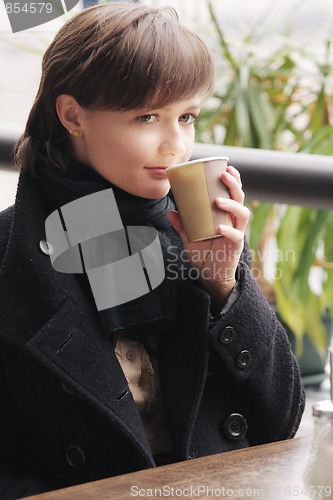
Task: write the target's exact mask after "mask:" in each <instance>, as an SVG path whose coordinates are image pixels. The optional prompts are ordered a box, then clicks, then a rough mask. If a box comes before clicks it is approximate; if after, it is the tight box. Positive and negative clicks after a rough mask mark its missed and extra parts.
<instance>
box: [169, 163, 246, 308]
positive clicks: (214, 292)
mask: <svg viewBox="0 0 333 500" xmlns="http://www.w3.org/2000/svg"><path fill="white" fill-rule="evenodd" d="M221 182H223V183H224V184H225V185H226V186H227V188H228V189H229V194H230V199H228V198H216V200H215V203H216V205H217V207H218V208H220V209H221V210H224V211H226V212H229V213H230V216H231V221H232V226H227V225H220V226H219V227H218V232H219V233H220V234H221V235H222V237H221V238H212V239H209V240H204V241H196V242H194V243H190V242H188V241H187V238H186V235H185V232H184V229H183V226H182V223H181V220H180V216H179V214H178V212H176V211H174V210H172V211H170V212H169V214H168V215H169V220H170V222H171V224H172V226H173V227H174V228H175V229H176V231H178V233H179V235H180V237H181V239H182V241H183V245H184V248H185V250H186V251H187V254H188V255H187V256H188V258H189V261H190V264H191V267H194V268H196V269H197V270H198V276H199V278H198V279H199V283H200V285H201V287H202V288H203V289H205V290H206V291H207V292H208V293H209V294H210V296H211V297H212V299H213V304H214V309H217V310H220V309H221V308H222V307H223V305H224V303H225V301H226V299H227V298H228V296H229V294H230V292H231V290H232V289H233V287H234V286H235V283H236V279H235V273H236V269H237V265H238V262H239V257H240V255H241V253H242V250H243V245H244V232H245V229H246V226H247V223H248V221H249V218H250V211H249V209H248V208H247V207H245V206H244V205H243V203H244V198H245V195H244V192H243V190H242V182H241V178H240V174H239V172H238V170H236V169H235V168H234V167H232V166H231V165H229V166H228V167H227V170H226V172H222V174H221Z"/></svg>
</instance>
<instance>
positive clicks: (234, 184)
mask: <svg viewBox="0 0 333 500" xmlns="http://www.w3.org/2000/svg"><path fill="white" fill-rule="evenodd" d="M221 180H222V182H223V183H224V184H225V185H226V186H227V188H228V189H229V194H230V198H232V199H233V200H236V201H238V202H239V203H244V199H245V194H244V191H243V190H242V187H241V184H240V183H239V180H238V179H237V178H236V177H235V176H234V175H232V174H231V173H229V172H222V174H221Z"/></svg>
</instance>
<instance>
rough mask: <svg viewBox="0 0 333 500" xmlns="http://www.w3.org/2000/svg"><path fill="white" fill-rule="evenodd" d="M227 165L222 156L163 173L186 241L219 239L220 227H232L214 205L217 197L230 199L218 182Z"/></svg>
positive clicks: (181, 165) (179, 166)
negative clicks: (168, 184) (172, 196)
mask: <svg viewBox="0 0 333 500" xmlns="http://www.w3.org/2000/svg"><path fill="white" fill-rule="evenodd" d="M227 162H228V158H227V157H226V156H216V157H213V158H201V159H199V160H192V161H188V162H186V163H181V164H179V165H176V166H174V167H169V168H167V169H166V171H165V172H166V174H167V176H168V179H169V182H170V185H171V190H172V193H173V195H174V198H175V201H176V205H177V210H178V211H179V214H180V218H181V221H182V224H183V226H184V230H185V233H186V236H187V239H188V241H191V242H193V241H200V240H206V239H209V238H216V237H218V236H221V235H220V233H218V232H217V228H218V226H219V225H220V224H226V225H229V226H231V225H232V223H231V218H230V214H229V213H228V212H224V211H223V210H220V209H219V208H218V207H217V206H216V203H215V199H216V198H217V197H223V198H230V195H229V191H228V188H227V187H226V186H225V185H224V184H223V182H222V181H221V179H220V176H221V173H222V172H223V171H225V170H226V168H227Z"/></svg>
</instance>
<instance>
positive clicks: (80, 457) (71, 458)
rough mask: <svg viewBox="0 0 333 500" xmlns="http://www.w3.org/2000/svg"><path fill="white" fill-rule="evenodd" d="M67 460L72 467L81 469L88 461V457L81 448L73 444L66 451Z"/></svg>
mask: <svg viewBox="0 0 333 500" xmlns="http://www.w3.org/2000/svg"><path fill="white" fill-rule="evenodd" d="M66 460H67V462H68V463H69V465H70V466H71V467H81V466H82V465H83V464H84V463H85V461H86V456H85V454H84V452H83V451H82V450H81V448H80V447H79V446H77V445H76V444H72V445H71V446H69V447H68V448H67V450H66Z"/></svg>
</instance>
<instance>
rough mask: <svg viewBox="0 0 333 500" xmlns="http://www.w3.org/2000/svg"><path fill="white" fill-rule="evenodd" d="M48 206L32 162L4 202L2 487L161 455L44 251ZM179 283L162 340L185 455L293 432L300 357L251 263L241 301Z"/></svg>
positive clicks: (102, 337) (127, 465)
mask: <svg viewBox="0 0 333 500" xmlns="http://www.w3.org/2000/svg"><path fill="white" fill-rule="evenodd" d="M47 215H48V213H47V210H46V207H45V206H44V201H43V198H42V196H41V193H40V191H39V187H38V185H37V182H36V180H35V179H34V178H33V177H32V176H30V174H28V173H25V174H23V175H22V174H21V177H20V182H19V187H18V193H17V198H16V203H15V205H14V207H10V208H8V209H6V210H5V211H4V212H2V213H1V215H0V499H1V500H11V499H14V498H19V497H21V496H24V495H31V494H34V493H38V492H42V491H45V490H52V489H57V488H62V487H66V486H70V485H74V484H78V483H83V482H87V481H93V480H97V479H100V478H105V477H108V476H114V475H118V474H123V473H127V472H132V471H136V470H139V469H145V468H149V467H154V466H156V463H155V460H154V457H153V456H152V453H151V450H150V447H149V444H148V439H147V436H146V434H145V430H144V426H143V423H142V420H141V418H140V415H139V413H138V411H137V408H136V406H135V403H134V400H133V398H132V395H131V393H130V391H129V388H128V384H127V381H126V379H125V377H124V374H123V372H122V370H121V367H120V365H119V363H118V361H117V359H116V356H115V353H114V349H113V347H112V344H111V342H110V340H109V338H108V337H107V335H106V334H105V332H104V331H103V329H102V326H101V322H100V321H99V319H98V315H97V313H96V310H94V308H93V305H92V303H91V301H90V300H89V299H88V298H87V296H86V294H85V293H84V292H83V290H82V287H81V286H80V285H79V283H78V281H77V279H76V278H75V276H73V275H70V274H61V273H59V272H57V271H55V270H54V269H53V268H52V265H51V262H50V258H49V256H48V255H46V254H45V253H43V243H40V242H43V240H45V219H46V217H47ZM190 288H191V293H188V292H189V289H190ZM178 294H179V298H178V300H179V316H178V320H177V322H176V324H175V326H174V327H173V328H171V330H170V331H168V332H167V333H165V334H163V335H161V336H160V341H159V347H158V352H157V359H158V366H159V374H160V384H161V393H162V397H163V402H164V406H165V412H166V415H167V421H168V425H169V428H170V433H171V437H172V441H173V445H174V450H175V454H174V455H175V460H189V459H193V458H196V457H201V456H205V455H209V454H214V453H219V452H224V451H227V450H233V449H237V448H243V447H247V446H251V445H256V444H260V443H265V442H269V441H276V440H281V439H287V438H291V437H293V436H294V435H295V432H296V430H297V428H298V425H299V422H300V419H301V415H302V412H303V409H304V391H303V388H302V384H301V378H300V373H299V367H298V364H297V361H296V360H295V357H294V355H293V354H292V352H291V349H290V344H289V341H288V339H287V336H286V333H285V331H284V329H283V327H282V326H281V324H280V323H279V322H278V321H277V319H276V317H275V315H274V313H273V311H272V309H271V307H270V306H269V305H268V303H267V302H266V300H265V299H264V297H263V295H262V293H261V291H260V289H259V287H258V286H257V284H256V282H255V281H254V279H253V277H252V275H251V271H250V268H249V267H248V265H247V264H246V263H245V262H243V261H241V262H240V263H239V297H238V299H237V301H236V302H235V303H234V304H233V305H232V307H231V308H230V309H229V310H228V311H227V312H226V313H222V314H218V315H217V316H215V317H214V318H211V317H210V315H209V307H210V300H209V296H208V295H207V294H206V292H204V291H203V290H202V289H200V288H199V287H198V286H194V284H193V282H191V280H184V281H182V282H181V284H180V286H179V291H178ZM189 296H190V297H191V300H189Z"/></svg>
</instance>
